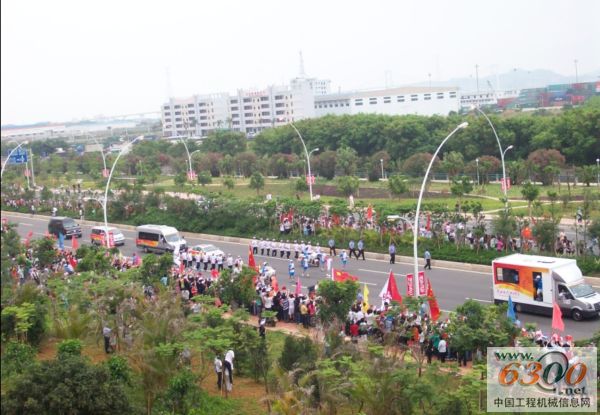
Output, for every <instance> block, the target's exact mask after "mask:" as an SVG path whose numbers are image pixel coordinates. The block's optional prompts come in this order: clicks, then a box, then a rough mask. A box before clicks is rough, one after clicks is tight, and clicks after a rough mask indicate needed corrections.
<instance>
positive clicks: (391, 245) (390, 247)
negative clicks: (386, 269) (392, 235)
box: [388, 242, 396, 264]
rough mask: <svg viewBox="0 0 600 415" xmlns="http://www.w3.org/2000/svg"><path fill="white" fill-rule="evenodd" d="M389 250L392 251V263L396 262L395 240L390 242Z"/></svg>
mask: <svg viewBox="0 0 600 415" xmlns="http://www.w3.org/2000/svg"><path fill="white" fill-rule="evenodd" d="M388 252H389V253H390V264H395V263H396V244H395V243H393V242H392V243H390V246H389V248H388Z"/></svg>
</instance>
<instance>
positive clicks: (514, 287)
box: [492, 254, 600, 321]
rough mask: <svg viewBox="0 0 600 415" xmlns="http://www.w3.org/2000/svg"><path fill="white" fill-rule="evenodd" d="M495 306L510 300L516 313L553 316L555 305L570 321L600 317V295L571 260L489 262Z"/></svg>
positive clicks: (516, 256) (539, 258)
mask: <svg viewBox="0 0 600 415" xmlns="http://www.w3.org/2000/svg"><path fill="white" fill-rule="evenodd" d="M492 268H493V276H492V279H493V284H494V288H493V291H494V294H493V295H494V302H495V303H496V304H498V303H502V302H507V301H508V298H509V296H510V298H511V300H512V302H513V304H514V306H515V309H516V311H518V312H521V311H529V312H532V313H538V314H546V315H552V309H553V305H554V303H557V304H558V306H559V307H560V309H561V311H562V314H563V315H565V316H570V317H572V318H573V320H577V321H579V320H582V319H584V318H586V317H595V316H598V315H600V294H598V293H597V292H596V291H595V290H594V289H593V288H592V287H591V286H590V285H588V284H586V283H585V279H584V278H583V276H582V274H581V270H580V269H579V267H577V262H576V261H575V260H574V259H567V258H553V257H543V256H537V255H523V254H514V255H509V256H506V257H502V258H497V259H496V260H494V261H493V262H492Z"/></svg>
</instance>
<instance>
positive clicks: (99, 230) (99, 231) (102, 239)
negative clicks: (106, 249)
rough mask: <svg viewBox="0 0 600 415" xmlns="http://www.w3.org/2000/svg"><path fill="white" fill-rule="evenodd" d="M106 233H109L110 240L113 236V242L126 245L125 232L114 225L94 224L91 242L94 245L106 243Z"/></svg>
mask: <svg viewBox="0 0 600 415" xmlns="http://www.w3.org/2000/svg"><path fill="white" fill-rule="evenodd" d="M106 235H109V237H108V238H109V241H110V240H111V237H112V243H114V244H115V245H125V236H124V235H123V232H121V231H120V230H119V229H117V228H115V227H113V226H109V227H106V226H94V227H93V228H92V231H91V233H90V243H91V244H92V245H106ZM111 235H112V236H111Z"/></svg>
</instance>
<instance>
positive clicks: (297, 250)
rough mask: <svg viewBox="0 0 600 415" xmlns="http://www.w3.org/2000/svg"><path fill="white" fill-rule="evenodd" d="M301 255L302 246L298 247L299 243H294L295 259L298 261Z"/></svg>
mask: <svg viewBox="0 0 600 415" xmlns="http://www.w3.org/2000/svg"><path fill="white" fill-rule="evenodd" d="M299 255H300V245H298V241H294V258H295V259H298V256H299Z"/></svg>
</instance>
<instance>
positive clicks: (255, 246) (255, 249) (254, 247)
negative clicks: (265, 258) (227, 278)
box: [251, 236, 258, 255]
mask: <svg viewBox="0 0 600 415" xmlns="http://www.w3.org/2000/svg"><path fill="white" fill-rule="evenodd" d="M251 244H252V253H253V254H254V255H258V241H257V240H256V236H255V237H254V238H252V243H251Z"/></svg>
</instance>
